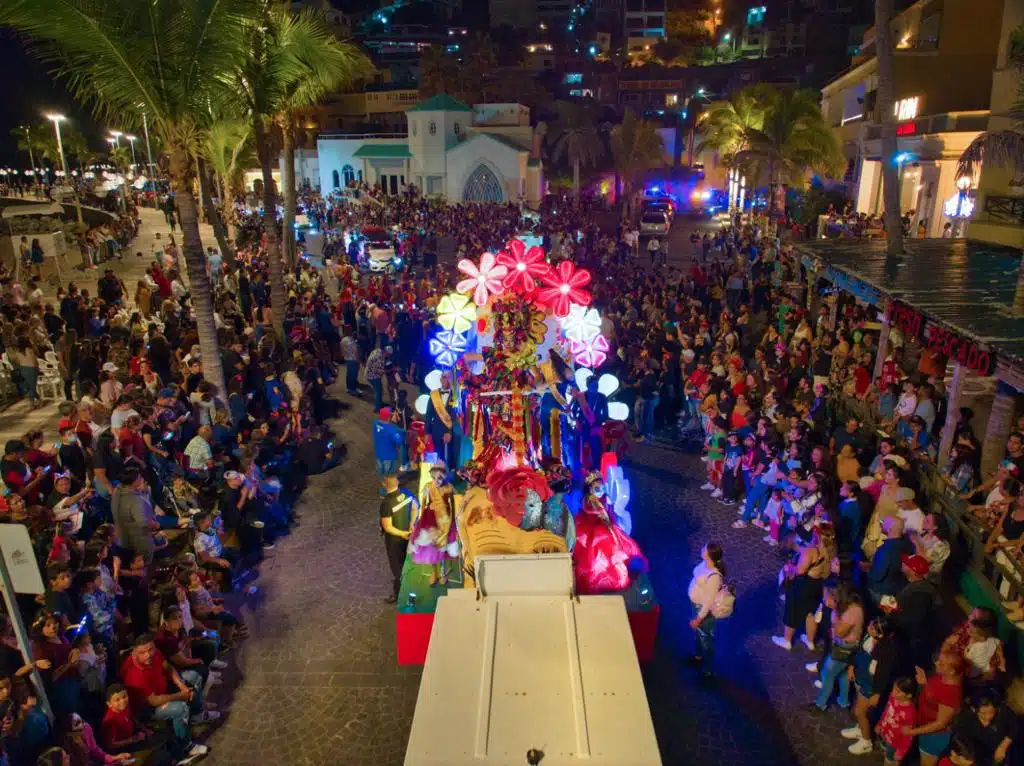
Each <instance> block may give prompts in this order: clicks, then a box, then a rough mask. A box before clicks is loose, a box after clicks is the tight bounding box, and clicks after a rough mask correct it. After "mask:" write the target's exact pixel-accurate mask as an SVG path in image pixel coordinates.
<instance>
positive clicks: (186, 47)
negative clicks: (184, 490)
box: [0, 0, 251, 393]
mask: <svg viewBox="0 0 1024 766" xmlns="http://www.w3.org/2000/svg"><path fill="white" fill-rule="evenodd" d="M250 6H251V2H249V0H218V1H217V2H210V0H160V2H149V3H145V4H140V3H139V2H138V0H103V2H94V0H0V23H4V24H7V25H9V26H12V27H14V28H16V29H17V30H18V31H20V32H22V33H23V34H25V35H26V36H28V37H29V38H30V43H31V44H32V46H33V49H34V50H35V52H36V53H37V55H39V56H40V57H41V58H43V60H44V61H47V62H50V63H52V64H54V66H55V69H56V72H57V74H58V75H59V76H62V77H63V78H64V79H65V80H66V81H67V83H68V85H69V87H70V89H71V91H72V93H73V94H74V95H75V97H76V98H77V99H78V100H80V101H82V102H84V103H86V104H89V105H91V106H92V107H93V109H94V111H95V113H96V115H97V117H98V118H99V119H100V121H101V122H106V123H108V124H111V123H117V124H120V125H125V126H127V127H131V128H136V129H137V128H141V123H142V117H141V115H142V112H143V111H145V113H146V114H147V115H148V117H149V125H150V129H151V131H152V132H153V133H155V134H157V135H159V136H160V137H161V138H162V139H163V143H164V148H165V151H166V152H167V155H168V161H169V171H170V172H169V176H170V181H171V187H172V189H173V190H174V192H175V205H176V207H177V209H178V215H179V218H180V221H181V231H182V248H183V251H184V254H185V264H186V268H187V270H188V276H189V281H190V285H191V292H192V306H193V309H194V311H195V317H196V324H197V327H198V332H199V345H200V348H201V350H202V356H203V374H204V377H205V378H206V379H207V380H208V381H210V382H211V383H212V384H213V385H214V386H216V387H217V389H218V390H219V391H220V392H222V393H223V392H224V390H225V389H224V373H223V370H222V368H221V361H220V349H219V347H218V344H217V332H216V327H215V325H214V320H213V299H212V293H211V290H210V281H209V278H208V277H207V274H206V263H205V255H204V252H203V244H202V241H201V240H200V237H199V220H198V217H197V214H196V201H195V197H194V196H193V194H192V181H193V179H194V177H195V163H194V162H193V161H192V156H193V150H194V147H195V146H196V143H197V139H198V136H199V133H200V130H201V129H202V127H203V124H204V121H205V120H208V115H209V113H210V109H211V108H213V109H219V108H220V107H221V105H223V104H227V103H230V102H232V101H234V100H236V99H237V93H235V92H234V91H233V90H232V89H231V88H230V87H229V84H228V83H226V82H225V81H224V80H223V79H221V78H219V77H218V75H219V74H220V73H222V72H225V71H228V70H229V69H230V68H231V67H232V66H234V65H235V64H236V62H238V61H239V60H241V59H242V57H243V55H244V53H245V50H244V48H243V47H242V45H243V42H244V39H243V36H242V34H241V30H242V29H243V28H244V26H245V24H246V22H247V19H248V18H249V17H250V13H249V8H250Z"/></svg>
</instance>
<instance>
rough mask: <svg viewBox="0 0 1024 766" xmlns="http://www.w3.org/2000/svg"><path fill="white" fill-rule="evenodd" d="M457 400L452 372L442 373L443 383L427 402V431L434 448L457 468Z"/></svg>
mask: <svg viewBox="0 0 1024 766" xmlns="http://www.w3.org/2000/svg"><path fill="white" fill-rule="evenodd" d="M455 405H456V402H455V392H454V391H453V390H452V374H451V373H450V372H444V373H442V374H441V385H440V386H439V387H438V388H436V389H435V390H433V391H431V392H430V398H429V400H428V402H427V414H426V420H427V433H428V434H430V439H431V441H432V442H433V443H434V450H435V451H436V452H437V454H438V456H439V457H440V459H441V460H442V461H443V462H444V463H445V465H447V466H448V467H450V468H455V467H456V463H457V461H458V455H459V453H458V444H457V441H456V433H455V425H456V406H455Z"/></svg>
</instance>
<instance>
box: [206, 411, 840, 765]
mask: <svg viewBox="0 0 1024 766" xmlns="http://www.w3.org/2000/svg"><path fill="white" fill-rule="evenodd" d="M335 393H338V392H335ZM341 395H342V396H344V394H341ZM348 403H351V400H350V399H346V404H348ZM369 419H370V408H369V404H368V402H365V401H356V402H354V403H353V404H352V406H351V408H350V409H347V410H346V411H345V412H344V414H343V415H342V417H341V418H340V419H339V420H337V421H335V423H334V426H335V428H336V429H337V430H338V432H339V438H340V440H342V441H344V442H345V443H346V444H347V446H348V458H347V460H346V462H345V463H343V464H342V466H340V467H339V468H336V469H335V470H333V471H331V472H330V473H328V474H326V475H324V476H320V477H316V478H315V479H314V480H313V481H312V483H311V485H310V487H309V489H308V490H307V491H306V493H305V495H304V496H303V498H302V500H301V502H300V506H299V510H300V513H301V526H300V527H299V528H298V529H296V530H295V531H294V533H293V534H292V535H291V536H290V537H289V538H287V539H286V540H284V541H282V542H281V543H280V544H279V545H278V548H277V550H275V551H274V552H272V553H271V554H270V555H269V557H268V559H267V561H266V562H265V563H264V565H263V568H262V572H263V573H262V575H261V577H260V584H261V586H262V592H261V594H260V597H259V602H258V603H253V604H249V605H247V607H246V609H245V615H246V618H247V619H248V620H249V622H250V623H251V626H252V629H253V630H252V637H251V638H250V639H249V640H248V641H247V642H246V643H245V644H244V647H243V649H242V650H241V652H240V653H239V655H238V657H237V662H238V666H239V668H240V670H241V673H242V677H241V678H240V679H236V680H237V681H238V684H237V688H235V690H234V692H233V695H234V696H233V699H230V700H225V701H226V702H228V703H229V704H230V712H229V714H228V715H227V718H226V720H225V721H224V722H223V724H222V725H221V726H220V727H219V728H218V729H217V730H216V731H215V732H213V733H212V734H211V736H210V737H209V739H208V742H209V743H210V744H211V745H212V747H213V752H212V754H211V757H210V758H209V759H207V761H206V762H207V763H211V764H217V765H218V766H219V765H221V764H252V763H256V762H258V761H259V762H264V763H276V764H296V765H297V766H299V765H305V764H309V765H310V766H319V765H321V764H322V765H323V766H329V765H333V764H352V765H353V766H398V765H399V764H401V763H402V759H403V756H404V752H405V744H406V738H407V736H408V732H409V727H410V725H411V722H412V714H413V709H414V707H415V703H416V694H417V690H418V685H419V675H420V674H419V671H418V669H416V668H411V669H407V668H399V667H398V665H397V662H396V657H395V646H394V618H393V614H394V612H393V607H392V606H391V605H388V604H385V603H384V598H385V596H386V595H387V589H388V579H389V576H388V571H387V564H386V561H385V557H384V551H383V546H382V544H381V540H380V536H379V533H378V531H377V524H376V483H375V479H374V478H373V477H374V465H373V457H372V445H371V441H370V427H369ZM629 462H630V467H629V468H627V475H628V476H629V478H630V479H631V481H632V482H633V497H634V499H633V518H634V531H635V534H636V537H637V539H638V540H639V542H640V543H641V545H642V546H643V547H644V549H645V551H646V552H647V554H648V556H649V557H650V560H651V567H652V578H653V581H654V585H655V589H656V592H657V594H658V597H659V599H660V601H661V603H662V616H661V629H660V633H659V650H658V657H657V658H656V660H655V662H654V663H652V664H651V665H650V666H649V667H647V668H646V669H645V673H644V675H645V681H646V683H647V690H648V698H649V700H650V703H651V709H652V713H653V716H654V722H655V727H656V729H657V732H658V737H659V741H660V744H661V748H662V756H663V758H664V762H665V763H666V764H669V765H675V764H679V765H682V764H751V765H752V766H753V764H759V765H767V766H771V765H774V764H779V765H780V766H782V765H783V764H798V763H799V764H808V765H809V764H818V763H821V762H828V763H837V764H843V763H853V762H854V761H856V760H857V759H856V758H854V757H853V756H849V755H847V753H846V748H845V744H846V743H845V741H844V740H842V739H840V737H839V729H840V728H842V726H845V725H848V724H847V720H848V716H847V714H846V713H842V712H839V713H830V714H827V715H824V716H812V715H811V714H809V713H807V712H805V709H804V708H805V706H806V703H808V702H809V701H810V700H811V699H812V694H811V693H812V691H813V688H812V686H811V683H812V681H813V680H814V677H813V676H812V675H811V674H810V673H808V672H807V671H806V670H804V668H803V665H804V663H806V662H808V661H809V660H810V659H812V658H811V656H810V654H809V653H808V652H807V651H806V650H803V649H801V650H796V649H794V651H793V653H792V655H787V654H786V653H785V652H783V651H782V650H781V649H778V648H777V647H775V646H774V645H772V644H771V642H770V641H769V637H770V636H771V635H772V633H773V632H775V631H777V630H778V626H779V620H778V613H779V603H778V598H777V589H776V575H777V573H778V570H779V567H780V566H781V561H780V559H779V555H778V554H777V553H776V552H775V551H774V549H770V548H768V547H767V546H766V545H764V544H763V543H761V542H760V534H758V533H757V531H756V530H752V529H744V530H733V529H731V528H729V524H730V523H731V522H732V520H733V519H734V518H735V513H734V511H733V510H732V509H728V508H725V507H724V506H721V505H719V504H717V503H715V502H713V501H710V500H709V499H708V497H707V495H706V494H705V493H703V492H700V491H699V490H698V489H697V487H698V486H699V485H700V484H701V483H702V482H703V480H704V479H703V463H701V462H700V461H699V459H698V457H697V456H696V455H687V454H684V453H681V452H678V451H676V450H674V449H672V448H670V447H667V446H660V445H655V446H650V447H636V448H634V450H633V452H632V453H631V455H630V459H629ZM707 539H716V540H718V541H720V542H721V543H722V544H723V545H724V546H725V551H726V561H727V563H728V565H729V579H730V580H733V581H735V582H736V583H737V585H738V587H739V592H738V600H737V607H736V614H735V615H734V616H733V617H732V618H731V619H730V620H728V621H727V622H725V623H724V624H722V625H721V627H720V633H719V635H720V639H721V640H720V651H719V655H718V658H717V661H716V664H717V670H718V672H719V680H718V682H717V683H715V684H714V685H713V686H704V685H702V684H700V683H699V682H698V681H697V679H696V676H695V675H694V674H693V673H692V671H691V670H690V669H689V668H687V667H685V666H684V665H683V662H682V660H683V659H684V658H685V656H686V653H687V652H689V651H691V650H692V638H691V633H690V630H689V628H688V626H687V621H688V620H689V617H690V615H689V604H688V601H687V598H686V586H687V583H688V582H689V577H690V570H691V569H692V567H693V565H694V564H695V562H696V561H697V557H698V554H699V550H700V546H701V545H702V544H703V542H704V541H705V540H707ZM226 680H228V681H229V684H228V686H229V687H230V686H231V685H232V684H231V683H230V681H231V680H232V679H226ZM438 736H443V732H439V733H438Z"/></svg>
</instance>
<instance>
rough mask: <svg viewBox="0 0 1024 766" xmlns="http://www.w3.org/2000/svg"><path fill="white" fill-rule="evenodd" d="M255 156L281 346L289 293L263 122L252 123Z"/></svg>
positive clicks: (272, 301)
mask: <svg viewBox="0 0 1024 766" xmlns="http://www.w3.org/2000/svg"><path fill="white" fill-rule="evenodd" d="M253 136H254V137H255V139H256V153H257V154H258V155H259V159H260V169H261V170H262V171H263V229H264V232H265V234H266V236H267V273H268V275H269V277H270V313H271V317H272V321H273V325H274V332H275V333H277V339H278V341H280V342H281V343H284V314H285V311H284V309H285V306H287V304H288V293H287V292H286V291H285V289H284V271H283V269H282V268H281V241H280V239H279V237H278V234H277V195H276V194H275V193H274V175H273V170H272V168H271V164H270V162H271V156H272V152H271V146H270V136H268V135H267V131H266V130H265V129H264V127H263V122H262V121H261V120H260V119H259V118H256V119H255V120H254V121H253Z"/></svg>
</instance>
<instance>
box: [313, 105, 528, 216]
mask: <svg viewBox="0 0 1024 766" xmlns="http://www.w3.org/2000/svg"><path fill="white" fill-rule="evenodd" d="M406 121H407V123H408V125H409V130H408V132H407V133H399V134H392V135H345V134H335V135H331V134H326V135H321V136H320V137H319V139H318V140H317V150H318V151H317V153H318V159H319V172H320V188H321V190H322V191H324V192H330V191H332V190H334V189H339V188H342V187H343V186H345V185H347V184H349V183H351V182H353V181H365V182H367V183H370V184H380V186H381V188H382V189H383V190H384V192H385V193H386V194H397V193H399V192H400V191H401V190H402V189H403V188H404V187H405V186H407V185H409V184H414V185H415V186H416V187H417V188H419V189H420V190H421V191H422V192H423V193H424V194H427V195H429V196H436V197H443V198H446V199H449V200H452V201H459V202H508V201H516V202H518V201H522V202H525V203H527V204H530V205H535V204H537V203H539V201H540V199H541V195H542V193H543V168H542V166H541V161H540V151H539V150H540V137H539V136H538V135H535V131H534V129H533V128H531V126H530V110H529V109H528V108H527V107H525V106H523V105H521V104H477V105H476V106H475V107H470V106H468V105H466V104H463V103H461V102H459V101H457V100H456V99H454V98H451V97H450V96H447V95H444V94H442V95H439V96H435V97H434V98H431V99H429V100H427V101H424V102H422V103H419V104H416V105H415V106H413V107H411V108H409V109H407V110H406Z"/></svg>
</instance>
